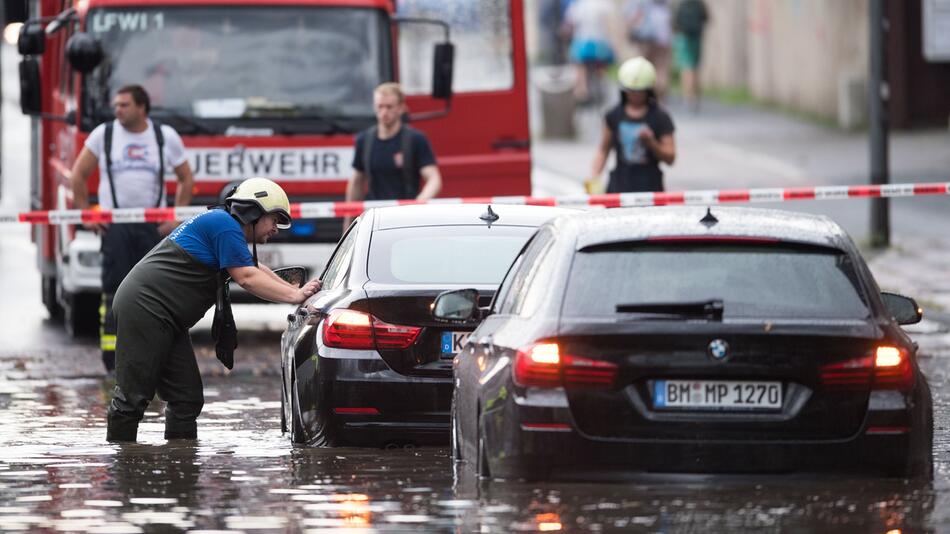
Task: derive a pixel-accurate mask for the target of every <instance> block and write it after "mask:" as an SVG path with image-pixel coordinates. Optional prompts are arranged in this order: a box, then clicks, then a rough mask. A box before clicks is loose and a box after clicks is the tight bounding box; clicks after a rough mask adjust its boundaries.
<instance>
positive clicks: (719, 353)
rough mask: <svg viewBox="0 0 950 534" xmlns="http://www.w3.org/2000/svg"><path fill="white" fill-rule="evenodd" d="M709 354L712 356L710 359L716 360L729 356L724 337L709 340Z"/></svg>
mask: <svg viewBox="0 0 950 534" xmlns="http://www.w3.org/2000/svg"><path fill="white" fill-rule="evenodd" d="M707 350H708V351H709V355H710V356H712V359H714V360H717V361H720V362H721V361H723V360H725V359H726V357H727V356H729V344H728V343H726V340H724V339H714V340H712V341H710V342H709V348H708V349H707Z"/></svg>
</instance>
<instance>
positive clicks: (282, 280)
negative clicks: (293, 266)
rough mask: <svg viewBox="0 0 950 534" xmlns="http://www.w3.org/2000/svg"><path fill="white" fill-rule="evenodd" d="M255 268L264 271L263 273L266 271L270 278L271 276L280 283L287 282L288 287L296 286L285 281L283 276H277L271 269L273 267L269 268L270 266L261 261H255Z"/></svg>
mask: <svg viewBox="0 0 950 534" xmlns="http://www.w3.org/2000/svg"><path fill="white" fill-rule="evenodd" d="M257 268H258V269H260V270H262V271H264V272H265V273H267V274H268V275H270V277H271V278H273V279H274V280H277V281H278V282H280V283H283V284H287V285H289V286H290V287H297V286H295V285H293V284H291V283H289V282H287V281H286V280H284V279H283V278H281V277H279V276H277V273H275V272H274V271H273V269H271V268H270V267H268V266H266V265H264V264H263V263H260V262H258V263H257Z"/></svg>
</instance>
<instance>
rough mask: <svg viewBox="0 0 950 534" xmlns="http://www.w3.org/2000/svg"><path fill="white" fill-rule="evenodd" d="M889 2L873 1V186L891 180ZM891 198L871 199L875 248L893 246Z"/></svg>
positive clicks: (871, 92)
mask: <svg viewBox="0 0 950 534" xmlns="http://www.w3.org/2000/svg"><path fill="white" fill-rule="evenodd" d="M886 2H887V0H870V11H871V20H870V23H871V27H870V30H871V31H870V34H871V77H870V83H869V91H868V93H869V94H868V97H869V98H868V100H869V103H870V105H869V108H870V109H869V115H868V120H869V122H870V130H871V131H870V134H871V135H870V138H871V146H870V148H871V183H872V184H886V183H888V181H889V180H890V177H889V164H888V138H887V134H888V116H887V103H888V100H889V97H890V88H889V87H888V84H887V61H886V58H885V56H886V51H887V32H888V20H887V17H886V15H885V7H886ZM889 207H890V206H889V204H888V199H886V198H875V199H873V200H871V246H872V247H875V248H884V247H888V246H890V243H891V230H890V227H891V222H890V209H889Z"/></svg>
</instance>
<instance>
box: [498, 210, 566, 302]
mask: <svg viewBox="0 0 950 534" xmlns="http://www.w3.org/2000/svg"><path fill="white" fill-rule="evenodd" d="M552 241H553V234H552V233H551V230H549V229H548V228H542V229H541V230H540V231H538V234H537V235H536V236H534V239H532V240H531V243H530V244H529V245H528V247H527V249H526V250H525V252H524V254H523V255H522V258H521V264H520V265H519V266H518V268H517V269H514V270H512V271H511V273H510V274H509V275H508V277H509V278H511V284H510V287H509V288H508V289H507V291H506V292H505V294H504V296H503V297H502V300H500V301H499V302H500V305H499V307H498V313H503V314H509V313H520V309H521V306H522V303H523V298H522V297H523V295H522V293H523V291H524V289H525V287H526V285H527V284H528V282H529V281H530V280H531V279H532V278H533V277H534V276H535V274H536V273H537V269H538V265H539V259H540V258H541V256H543V255H544V253H545V252H546V251H547V249H548V247H549V246H550V244H551V243H552Z"/></svg>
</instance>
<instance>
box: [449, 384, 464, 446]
mask: <svg viewBox="0 0 950 534" xmlns="http://www.w3.org/2000/svg"><path fill="white" fill-rule="evenodd" d="M456 410H457V408H456V404H455V395H452V409H451V411H450V414H451V416H450V421H451V423H452V460H454V461H456V462H460V461H462V447H461V444H460V443H459V425H458V413H457V412H456Z"/></svg>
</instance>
